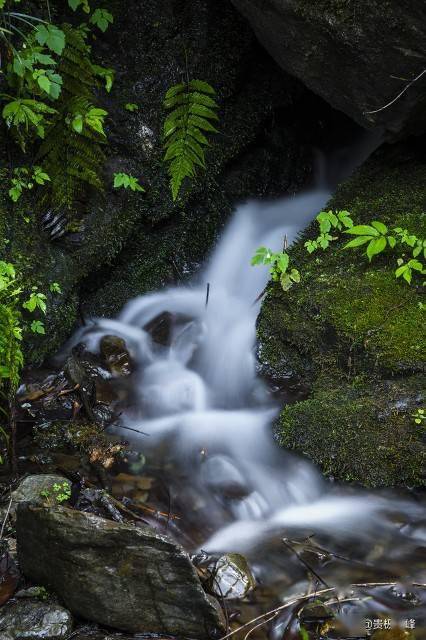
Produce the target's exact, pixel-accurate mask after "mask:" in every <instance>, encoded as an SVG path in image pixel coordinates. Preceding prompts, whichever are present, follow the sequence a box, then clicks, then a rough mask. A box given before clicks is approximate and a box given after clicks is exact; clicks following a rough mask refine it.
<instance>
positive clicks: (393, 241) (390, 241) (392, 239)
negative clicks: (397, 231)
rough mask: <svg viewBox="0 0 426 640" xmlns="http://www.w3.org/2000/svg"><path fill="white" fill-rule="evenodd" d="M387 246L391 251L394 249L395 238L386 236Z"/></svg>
mask: <svg viewBox="0 0 426 640" xmlns="http://www.w3.org/2000/svg"><path fill="white" fill-rule="evenodd" d="M388 244H389V246H390V247H391V249H394V248H395V246H396V238H395V237H394V236H388Z"/></svg>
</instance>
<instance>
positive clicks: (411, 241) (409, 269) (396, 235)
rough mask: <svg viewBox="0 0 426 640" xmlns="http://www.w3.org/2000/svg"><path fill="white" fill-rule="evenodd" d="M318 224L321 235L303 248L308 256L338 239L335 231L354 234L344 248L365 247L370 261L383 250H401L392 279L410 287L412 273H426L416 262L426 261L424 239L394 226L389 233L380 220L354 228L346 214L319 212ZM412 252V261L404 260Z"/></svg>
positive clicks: (344, 212) (420, 264) (423, 267)
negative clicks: (333, 234) (399, 280)
mask: <svg viewBox="0 0 426 640" xmlns="http://www.w3.org/2000/svg"><path fill="white" fill-rule="evenodd" d="M316 220H317V222H318V224H319V228H320V235H319V236H318V237H317V239H316V240H307V241H306V242H305V245H304V246H305V248H306V250H307V251H308V253H313V252H314V251H316V250H317V249H318V248H321V249H323V250H325V249H327V248H328V247H329V246H330V243H331V242H333V241H334V240H337V238H338V236H331V235H330V233H329V232H330V231H331V230H332V229H336V230H337V231H341V232H343V233H346V234H349V235H353V236H355V238H354V239H353V240H350V241H349V242H348V243H347V244H345V246H344V247H343V248H344V249H355V248H358V247H364V246H366V252H365V253H366V255H367V258H368V260H369V261H370V262H371V261H372V259H373V258H374V256H377V255H379V254H380V253H383V252H384V251H385V249H390V250H391V251H393V250H400V251H401V250H402V257H398V259H397V265H398V268H397V269H396V270H395V277H396V278H400V277H402V278H403V279H404V280H405V281H406V282H408V284H411V281H412V278H413V274H414V273H416V272H417V273H419V274H422V275H424V274H426V269H425V266H424V265H423V263H422V262H421V261H420V260H419V259H418V258H419V257H423V258H425V259H426V240H424V239H423V238H418V237H417V236H415V235H414V234H411V233H410V232H409V231H408V230H407V229H403V228H402V227H396V228H394V229H392V230H389V228H388V227H387V226H386V225H385V224H384V223H383V222H381V221H379V220H373V221H372V222H371V223H370V224H360V225H354V223H353V220H352V218H351V216H350V214H349V212H348V211H336V212H335V213H334V212H333V211H321V213H319V214H318V215H317V217H316ZM407 249H408V250H409V251H410V252H411V253H412V256H413V257H412V258H410V259H407V258H406V254H405V251H406V250H407Z"/></svg>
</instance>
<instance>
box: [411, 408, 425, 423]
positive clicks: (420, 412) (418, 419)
mask: <svg viewBox="0 0 426 640" xmlns="http://www.w3.org/2000/svg"><path fill="white" fill-rule="evenodd" d="M412 417H413V418H414V422H415V423H416V424H423V423H424V422H425V423H426V410H425V409H417V411H416V412H415V413H413V414H412Z"/></svg>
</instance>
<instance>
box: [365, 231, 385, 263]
mask: <svg viewBox="0 0 426 640" xmlns="http://www.w3.org/2000/svg"><path fill="white" fill-rule="evenodd" d="M385 248H386V238H385V237H384V236H380V237H379V238H373V240H371V242H370V244H369V245H368V247H367V256H368V259H369V260H370V262H371V260H372V258H373V256H375V255H377V254H378V253H381V252H382V251H383V250H384V249H385Z"/></svg>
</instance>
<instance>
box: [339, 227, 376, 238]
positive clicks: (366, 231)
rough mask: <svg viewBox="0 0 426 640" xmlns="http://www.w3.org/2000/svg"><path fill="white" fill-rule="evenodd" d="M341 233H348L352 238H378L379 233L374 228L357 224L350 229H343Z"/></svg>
mask: <svg viewBox="0 0 426 640" xmlns="http://www.w3.org/2000/svg"><path fill="white" fill-rule="evenodd" d="M343 233H350V234H351V235H354V236H372V237H375V236H379V235H380V234H379V232H378V231H377V229H375V228H374V227H371V226H370V225H368V224H357V225H355V226H354V227H351V228H350V229H345V231H344V232H343Z"/></svg>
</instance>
